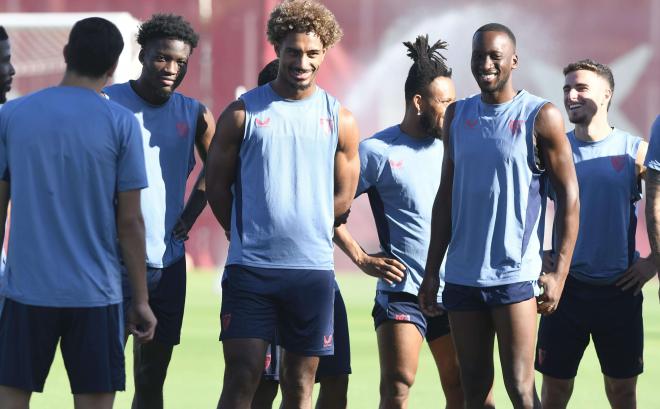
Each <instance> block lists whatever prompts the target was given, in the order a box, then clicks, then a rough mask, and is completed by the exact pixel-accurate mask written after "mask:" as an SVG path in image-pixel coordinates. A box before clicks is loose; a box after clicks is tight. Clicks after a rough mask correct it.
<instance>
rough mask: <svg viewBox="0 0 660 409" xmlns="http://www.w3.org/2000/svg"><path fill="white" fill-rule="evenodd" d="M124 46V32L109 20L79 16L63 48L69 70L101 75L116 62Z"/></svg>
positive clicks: (89, 74) (94, 76)
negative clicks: (80, 17)
mask: <svg viewBox="0 0 660 409" xmlns="http://www.w3.org/2000/svg"><path fill="white" fill-rule="evenodd" d="M123 49H124V40H123V39H122V36H121V33H120V32H119V29H117V27H116V26H115V25H114V24H112V23H111V22H110V21H108V20H106V19H104V18H100V17H90V18H86V19H83V20H80V21H78V22H77V23H76V24H75V25H74V26H73V28H72V29H71V33H69V42H68V43H67V45H66V47H65V49H64V59H65V61H66V66H67V71H74V72H76V73H77V74H79V75H83V76H86V77H90V78H100V77H102V76H103V75H104V74H105V73H107V72H108V71H109V70H110V69H111V68H112V67H113V66H114V65H115V64H116V63H117V60H118V59H119V55H120V54H121V51H122V50H123Z"/></svg>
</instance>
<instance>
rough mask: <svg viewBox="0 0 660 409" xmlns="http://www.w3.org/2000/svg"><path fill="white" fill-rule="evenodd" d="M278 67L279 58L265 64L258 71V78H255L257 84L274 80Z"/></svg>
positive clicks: (260, 84)
mask: <svg viewBox="0 0 660 409" xmlns="http://www.w3.org/2000/svg"><path fill="white" fill-rule="evenodd" d="M279 68H280V59H279V58H276V59H274V60H273V61H271V62H269V63H268V64H266V66H265V67H264V68H262V69H261V71H260V72H259V78H258V79H257V85H259V86H262V85H265V84H268V83H269V82H271V81H274V80H275V78H277V71H278V70H279Z"/></svg>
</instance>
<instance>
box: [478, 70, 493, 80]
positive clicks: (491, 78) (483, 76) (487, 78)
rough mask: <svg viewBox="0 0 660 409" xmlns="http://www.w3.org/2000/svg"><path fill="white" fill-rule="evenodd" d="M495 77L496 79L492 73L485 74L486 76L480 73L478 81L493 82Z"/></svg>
mask: <svg viewBox="0 0 660 409" xmlns="http://www.w3.org/2000/svg"><path fill="white" fill-rule="evenodd" d="M495 77H496V75H495V73H492V72H491V73H487V74H486V73H480V74H479V79H480V80H481V81H484V82H491V81H494V80H495Z"/></svg>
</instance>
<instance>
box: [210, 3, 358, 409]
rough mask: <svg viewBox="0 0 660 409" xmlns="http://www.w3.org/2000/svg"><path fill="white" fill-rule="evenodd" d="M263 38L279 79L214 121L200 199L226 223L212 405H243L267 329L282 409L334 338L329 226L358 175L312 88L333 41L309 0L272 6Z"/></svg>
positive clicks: (302, 402) (307, 381) (342, 126)
mask: <svg viewBox="0 0 660 409" xmlns="http://www.w3.org/2000/svg"><path fill="white" fill-rule="evenodd" d="M267 34H268V39H269V41H270V42H271V43H272V44H273V46H274V48H275V53H276V54H277V56H278V57H279V59H280V64H279V69H278V74H277V78H276V79H275V80H274V81H272V82H271V83H269V84H266V85H263V86H261V87H257V88H255V89H253V90H250V91H248V92H247V93H245V94H243V95H242V96H241V97H240V98H239V99H238V100H237V101H234V102H233V103H231V104H230V105H229V106H228V107H227V109H226V110H225V111H224V112H223V113H222V115H221V116H220V118H219V120H218V127H217V133H216V137H215V141H216V142H214V144H213V145H212V146H211V150H210V152H209V158H208V168H207V169H208V172H207V176H206V177H207V181H208V183H207V185H208V190H207V194H208V200H209V204H210V205H211V208H212V209H213V212H214V214H215V216H216V217H217V219H218V221H219V222H220V224H221V225H222V227H223V228H224V229H225V230H228V231H230V239H231V241H230V245H229V256H228V258H227V263H226V269H225V276H224V280H223V283H222V287H223V296H222V307H221V323H222V331H221V335H220V339H221V340H222V341H223V352H224V357H225V374H224V380H223V388H222V394H221V396H220V401H219V403H218V407H219V408H222V409H225V408H231V409H247V408H249V407H250V403H251V401H252V398H253V395H254V392H255V390H256V388H257V385H258V384H259V380H260V377H261V374H262V371H263V368H264V359H265V355H266V348H267V347H268V344H269V343H272V342H273V341H274V336H275V330H276V329H277V334H278V337H279V342H280V345H281V346H282V348H283V349H284V354H283V359H282V369H281V371H280V373H281V377H280V385H281V387H282V403H283V407H284V408H309V407H310V404H311V394H312V387H313V385H314V374H315V372H316V368H317V365H318V362H319V356H325V355H331V354H332V353H333V350H334V346H333V328H332V327H333V325H332V324H333V323H332V316H333V300H334V271H333V267H334V265H333V245H332V232H333V226H334V224H335V220H339V219H342V218H344V217H345V214H346V212H347V211H348V210H349V208H350V205H351V202H352V200H353V196H354V194H355V188H356V186H357V179H358V175H359V157H358V149H357V148H358V140H359V133H358V129H357V125H356V123H355V120H354V119H353V116H352V114H351V113H350V112H349V111H348V110H346V109H345V108H343V107H341V106H340V104H339V102H338V101H337V100H336V99H335V98H334V97H332V96H331V95H329V94H328V93H327V92H326V91H324V90H323V89H321V88H320V87H319V86H317V85H316V74H317V72H318V69H319V67H320V66H321V63H322V62H323V59H324V57H325V54H326V51H327V50H328V48H330V47H332V46H333V45H334V44H335V43H336V42H337V41H339V39H340V38H341V29H340V28H339V25H338V23H337V21H336V20H335V17H334V15H333V14H332V13H331V12H330V11H329V10H328V9H327V8H326V7H325V6H323V5H322V4H320V3H318V2H316V1H311V0H287V1H284V2H282V3H280V4H279V5H278V6H276V7H275V9H274V10H273V12H272V13H271V15H270V18H269V20H268V28H267Z"/></svg>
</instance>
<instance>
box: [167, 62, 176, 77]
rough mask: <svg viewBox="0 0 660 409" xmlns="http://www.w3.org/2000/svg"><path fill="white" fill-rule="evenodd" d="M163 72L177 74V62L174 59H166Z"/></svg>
mask: <svg viewBox="0 0 660 409" xmlns="http://www.w3.org/2000/svg"><path fill="white" fill-rule="evenodd" d="M165 72H166V73H168V74H178V72H179V64H178V63H177V62H176V61H168V62H167V64H165Z"/></svg>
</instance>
